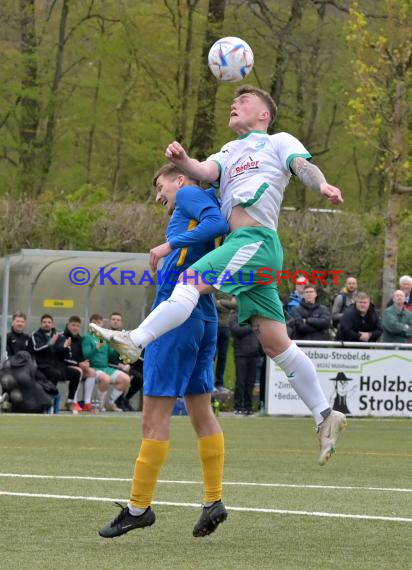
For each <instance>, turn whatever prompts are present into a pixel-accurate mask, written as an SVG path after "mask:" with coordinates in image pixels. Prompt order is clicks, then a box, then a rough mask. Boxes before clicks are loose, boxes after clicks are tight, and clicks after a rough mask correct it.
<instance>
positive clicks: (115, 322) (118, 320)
mask: <svg viewBox="0 0 412 570" xmlns="http://www.w3.org/2000/svg"><path fill="white" fill-rule="evenodd" d="M110 328H111V329H112V330H114V331H121V330H122V328H123V317H122V315H121V313H112V314H111V315H110Z"/></svg>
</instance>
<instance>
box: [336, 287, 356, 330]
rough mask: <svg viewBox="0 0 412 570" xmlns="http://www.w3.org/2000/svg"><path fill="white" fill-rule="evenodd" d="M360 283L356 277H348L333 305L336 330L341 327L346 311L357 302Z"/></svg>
mask: <svg viewBox="0 0 412 570" xmlns="http://www.w3.org/2000/svg"><path fill="white" fill-rule="evenodd" d="M357 289H358V282H357V280H356V279H355V277H347V278H346V282H345V286H344V287H343V288H342V289H341V291H340V293H339V294H338V295H336V297H335V299H334V301H333V305H332V324H333V326H334V327H335V328H337V327H338V326H339V323H340V321H341V318H342V315H343V313H344V312H345V310H346V309H347V308H348V307H350V306H351V305H353V303H354V302H355V296H356V291H357Z"/></svg>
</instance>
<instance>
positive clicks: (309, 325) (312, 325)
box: [291, 284, 330, 340]
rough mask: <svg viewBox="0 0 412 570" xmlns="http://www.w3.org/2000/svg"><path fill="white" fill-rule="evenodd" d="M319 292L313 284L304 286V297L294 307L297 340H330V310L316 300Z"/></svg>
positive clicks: (292, 315) (293, 314) (293, 316)
mask: <svg viewBox="0 0 412 570" xmlns="http://www.w3.org/2000/svg"><path fill="white" fill-rule="evenodd" d="M316 298H317V293H316V289H315V287H314V286H313V285H309V284H307V285H305V286H304V287H303V299H302V300H301V301H300V303H299V305H298V306H297V307H295V308H294V309H292V314H291V317H292V318H293V320H294V326H295V337H294V338H295V339H297V340H328V339H329V327H330V312H329V310H328V309H327V308H326V307H325V305H321V304H320V303H318V302H317V301H316Z"/></svg>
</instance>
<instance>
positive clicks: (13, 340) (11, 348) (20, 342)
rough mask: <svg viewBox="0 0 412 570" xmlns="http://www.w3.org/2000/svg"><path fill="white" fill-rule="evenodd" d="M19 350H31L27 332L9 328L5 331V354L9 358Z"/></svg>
mask: <svg viewBox="0 0 412 570" xmlns="http://www.w3.org/2000/svg"><path fill="white" fill-rule="evenodd" d="M20 350H26V351H27V352H31V351H32V346H31V338H30V336H29V335H28V334H26V333H24V332H21V333H17V332H15V331H14V330H13V328H12V329H11V331H10V332H9V333H7V356H8V358H10V357H11V356H14V355H15V354H16V353H17V352H19V351H20Z"/></svg>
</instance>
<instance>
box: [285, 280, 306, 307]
mask: <svg viewBox="0 0 412 570" xmlns="http://www.w3.org/2000/svg"><path fill="white" fill-rule="evenodd" d="M305 282H306V279H305V277H304V276H303V275H302V276H301V277H299V276H298V277H296V280H295V290H294V291H292V293H290V295H289V297H288V298H287V300H286V301H285V303H284V306H283V308H284V310H285V312H286V313H287V314H288V315H290V314H291V312H292V309H294V308H295V307H297V306H298V305H299V303H300V302H301V300H302V298H303V288H304V286H305Z"/></svg>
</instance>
